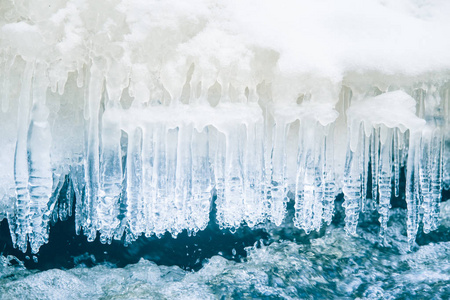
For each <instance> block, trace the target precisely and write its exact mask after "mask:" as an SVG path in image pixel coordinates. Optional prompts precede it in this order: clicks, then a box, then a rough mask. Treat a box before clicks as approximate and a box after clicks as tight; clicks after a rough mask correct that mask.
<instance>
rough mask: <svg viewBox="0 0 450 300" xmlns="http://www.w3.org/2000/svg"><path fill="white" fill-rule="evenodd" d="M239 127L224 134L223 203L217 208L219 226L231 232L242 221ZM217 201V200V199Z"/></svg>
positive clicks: (242, 136) (241, 143)
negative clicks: (229, 229)
mask: <svg viewBox="0 0 450 300" xmlns="http://www.w3.org/2000/svg"><path fill="white" fill-rule="evenodd" d="M241 129H242V127H241V126H240V125H234V126H233V127H231V128H230V130H229V131H228V132H227V134H226V146H225V186H224V189H225V191H224V198H223V200H222V201H223V202H222V203H220V204H219V205H218V206H217V210H218V211H217V217H218V221H219V224H221V225H222V226H223V227H225V228H231V229H232V230H234V229H236V228H237V227H239V226H240V224H241V222H242V221H243V220H244V211H243V210H242V207H243V205H244V186H243V184H244V182H243V175H244V174H243V168H242V160H243V157H242V156H243V139H244V138H245V134H242V132H241ZM218 200H219V198H218Z"/></svg>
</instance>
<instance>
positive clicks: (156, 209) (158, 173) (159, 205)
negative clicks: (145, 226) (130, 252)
mask: <svg viewBox="0 0 450 300" xmlns="http://www.w3.org/2000/svg"><path fill="white" fill-rule="evenodd" d="M153 138H154V151H155V158H154V163H155V165H154V168H153V177H152V185H153V186H154V187H155V196H154V197H153V198H152V200H153V203H152V205H151V207H152V208H153V210H152V217H151V220H152V221H153V224H154V225H153V227H154V231H155V234H156V235H157V236H161V235H163V234H164V233H165V232H166V230H167V228H166V226H165V223H164V222H165V221H164V220H165V219H166V218H167V216H168V207H167V204H166V201H167V180H168V179H167V165H166V155H167V152H166V151H167V150H166V149H167V147H166V128H165V126H164V125H156V126H155V128H154V133H153ZM172 200H173V199H172Z"/></svg>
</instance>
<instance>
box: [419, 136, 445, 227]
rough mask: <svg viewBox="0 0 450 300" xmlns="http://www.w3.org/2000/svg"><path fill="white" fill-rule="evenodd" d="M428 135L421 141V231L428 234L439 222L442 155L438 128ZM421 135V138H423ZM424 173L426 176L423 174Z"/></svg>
mask: <svg viewBox="0 0 450 300" xmlns="http://www.w3.org/2000/svg"><path fill="white" fill-rule="evenodd" d="M423 135H428V136H427V138H426V139H425V140H422V149H423V151H424V152H423V155H424V156H425V155H426V157H421V161H420V163H421V165H422V166H421V168H420V169H421V170H423V171H421V173H420V175H421V189H422V191H421V192H422V197H423V203H422V207H423V220H422V222H423V231H424V232H425V233H429V232H430V231H433V230H436V229H437V226H438V220H439V206H440V202H441V193H442V182H441V172H442V164H441V161H442V160H441V155H442V151H441V148H442V136H441V133H440V130H439V128H435V129H434V130H431V131H430V132H424V133H423ZM423 135H422V136H423ZM425 172H426V174H424V173H425Z"/></svg>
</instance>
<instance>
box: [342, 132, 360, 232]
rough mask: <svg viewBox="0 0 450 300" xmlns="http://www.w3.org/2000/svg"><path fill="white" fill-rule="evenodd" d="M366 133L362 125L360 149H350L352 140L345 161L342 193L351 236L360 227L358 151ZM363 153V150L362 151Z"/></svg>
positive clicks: (347, 230)
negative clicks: (354, 150)
mask: <svg viewBox="0 0 450 300" xmlns="http://www.w3.org/2000/svg"><path fill="white" fill-rule="evenodd" d="M363 135H364V131H363V129H362V124H361V126H359V139H358V147H357V148H356V149H357V150H356V152H353V151H352V150H351V148H350V138H349V145H348V147H347V155H346V161H345V169H344V186H343V188H342V191H343V192H344V198H345V201H344V204H343V205H344V207H345V231H346V232H347V234H349V235H356V227H357V225H358V220H359V213H360V211H361V206H360V203H361V200H360V199H361V198H362V195H361V186H362V183H361V180H362V178H361V177H362V176H361V173H360V166H361V165H360V159H362V158H361V156H360V155H358V152H357V151H358V150H360V149H361V147H363V145H362V142H363V138H362V136H363ZM360 151H361V150H360Z"/></svg>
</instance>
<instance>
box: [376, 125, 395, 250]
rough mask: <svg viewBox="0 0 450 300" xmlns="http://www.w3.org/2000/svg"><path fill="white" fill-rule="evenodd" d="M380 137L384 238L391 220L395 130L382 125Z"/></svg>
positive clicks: (380, 186) (380, 206)
mask: <svg viewBox="0 0 450 300" xmlns="http://www.w3.org/2000/svg"><path fill="white" fill-rule="evenodd" d="M381 126H382V127H381V129H380V130H381V137H382V138H381V139H380V161H379V171H378V190H379V204H378V213H379V214H380V218H379V221H380V236H381V238H382V239H383V242H384V238H385V236H386V230H387V223H388V221H389V210H390V208H391V190H392V185H391V177H392V152H391V149H392V134H393V132H392V131H393V130H392V129H390V128H386V127H385V126H384V125H381Z"/></svg>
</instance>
